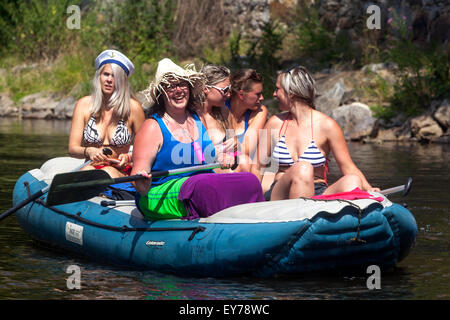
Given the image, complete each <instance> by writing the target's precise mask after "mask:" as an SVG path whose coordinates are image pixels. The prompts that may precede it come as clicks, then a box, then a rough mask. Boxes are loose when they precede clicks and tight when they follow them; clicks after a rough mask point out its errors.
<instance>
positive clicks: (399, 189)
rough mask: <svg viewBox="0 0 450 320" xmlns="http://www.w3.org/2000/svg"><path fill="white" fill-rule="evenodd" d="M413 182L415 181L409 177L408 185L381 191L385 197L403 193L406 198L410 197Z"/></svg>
mask: <svg viewBox="0 0 450 320" xmlns="http://www.w3.org/2000/svg"><path fill="white" fill-rule="evenodd" d="M412 181H413V180H412V178H411V177H409V178H408V181H406V184H404V185H402V186H397V187H393V188H389V189H384V190H381V191H380V193H381V194H383V195H388V194H392V193H396V192H401V191H403V193H402V195H403V196H404V197H405V196H406V195H408V193H409V191H410V190H411V184H412Z"/></svg>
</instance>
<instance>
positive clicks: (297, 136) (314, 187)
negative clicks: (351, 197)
mask: <svg viewBox="0 0 450 320" xmlns="http://www.w3.org/2000/svg"><path fill="white" fill-rule="evenodd" d="M273 96H274V97H275V98H276V99H277V100H278V102H279V106H280V109H281V111H283V112H282V113H280V114H277V115H274V116H272V117H271V118H270V119H269V120H268V121H267V124H266V126H265V131H266V133H267V134H265V135H262V136H261V141H260V143H259V144H258V152H257V155H258V160H259V161H258V162H257V163H256V164H255V165H254V166H252V172H253V173H254V174H255V175H257V176H258V177H259V178H260V180H261V169H262V168H263V167H269V166H270V167H272V168H276V169H277V170H276V174H275V178H274V182H273V183H272V185H271V187H270V189H269V190H268V191H267V192H266V193H265V198H266V200H282V199H295V198H299V197H312V196H314V195H316V196H317V195H321V194H324V195H326V194H333V193H337V192H345V191H351V190H353V189H355V188H356V187H358V188H360V189H361V190H366V191H379V188H373V187H372V186H371V185H370V184H369V182H368V181H367V179H366V178H365V176H364V174H363V173H362V172H361V171H360V170H359V169H358V168H357V167H356V165H355V164H354V163H353V161H352V159H351V157H350V153H349V151H348V148H347V144H346V142H345V139H344V134H343V133H342V129H341V128H340V127H339V125H338V124H337V122H336V121H335V120H333V119H332V118H330V117H329V116H327V115H325V114H324V113H322V112H320V111H318V110H316V108H315V105H314V98H315V83H314V79H313V77H312V76H311V74H310V73H309V72H308V71H307V70H306V68H304V67H301V66H300V67H295V68H293V69H291V70H289V71H285V72H282V73H280V74H279V75H278V78H277V81H276V88H275V92H274V93H273ZM330 153H333V155H334V158H335V159H336V162H337V165H338V166H339V168H340V170H341V173H342V177H341V178H339V179H338V180H337V181H336V182H334V183H332V184H328V181H327V171H328V159H329V155H330Z"/></svg>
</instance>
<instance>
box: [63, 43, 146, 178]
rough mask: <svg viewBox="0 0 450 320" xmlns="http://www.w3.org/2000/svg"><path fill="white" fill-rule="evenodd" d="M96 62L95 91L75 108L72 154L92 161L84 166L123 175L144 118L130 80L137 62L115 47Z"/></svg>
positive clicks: (113, 176)
mask: <svg viewBox="0 0 450 320" xmlns="http://www.w3.org/2000/svg"><path fill="white" fill-rule="evenodd" d="M95 66H96V68H97V71H96V73H95V76H94V79H93V93H92V95H90V96H86V97H83V98H81V99H80V100H79V101H78V102H77V104H76V106H75V109H74V112H73V117H72V125H71V129H70V137H69V155H70V156H72V157H75V158H85V159H86V161H87V160H91V161H92V163H91V164H89V165H86V166H85V167H84V168H83V169H82V170H92V169H102V170H104V171H106V172H107V173H108V174H109V175H110V176H111V177H112V178H116V177H122V176H125V175H129V173H130V171H131V153H129V150H130V146H131V143H132V140H133V137H134V135H135V134H136V132H137V130H138V129H139V127H140V126H141V124H142V123H143V122H144V119H145V115H144V111H143V109H142V106H141V105H140V103H139V102H138V101H137V100H136V98H135V97H134V96H133V94H132V93H131V90H130V85H129V82H128V77H130V76H131V75H132V73H133V72H134V66H133V63H132V62H131V61H130V60H129V59H128V58H127V57H126V56H125V55H123V54H122V53H120V52H119V51H116V50H106V51H103V52H102V53H100V55H99V56H98V57H97V58H96V60H95Z"/></svg>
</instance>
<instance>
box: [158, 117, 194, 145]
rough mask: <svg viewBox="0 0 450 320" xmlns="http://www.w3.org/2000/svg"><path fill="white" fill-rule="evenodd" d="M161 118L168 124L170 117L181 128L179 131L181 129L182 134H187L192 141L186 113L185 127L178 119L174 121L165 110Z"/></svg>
mask: <svg viewBox="0 0 450 320" xmlns="http://www.w3.org/2000/svg"><path fill="white" fill-rule="evenodd" d="M163 118H164V119H166V121H167V124H169V122H170V119H172V120H173V121H174V122H175V123H176V125H177V126H178V127H179V128H180V129H181V131H183V134H184V136H188V137H189V139H190V140H191V142H193V141H194V138H192V136H191V134H190V133H189V126H188V119H189V118H188V116H187V115H186V120H185V123H186V128H187V129H186V128H184V127H183V126H182V125H181V124H179V123H178V121H176V120H175V119H174V118H172V117H171V116H170V115H169V114H168V113H167V112H166V113H164V116H163Z"/></svg>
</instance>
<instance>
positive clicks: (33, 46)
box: [0, 0, 81, 60]
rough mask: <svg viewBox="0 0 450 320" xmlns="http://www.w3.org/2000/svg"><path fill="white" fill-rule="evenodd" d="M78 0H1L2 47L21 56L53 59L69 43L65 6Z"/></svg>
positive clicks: (0, 39)
mask: <svg viewBox="0 0 450 320" xmlns="http://www.w3.org/2000/svg"><path fill="white" fill-rule="evenodd" d="M80 2H81V1H69V0H48V1H42V0H29V1H2V2H1V4H0V10H1V15H0V27H1V28H2V36H1V38H0V42H1V43H2V44H3V45H4V47H3V50H8V51H9V52H10V53H14V54H17V55H20V56H21V57H22V58H24V59H28V60H38V59H53V58H55V57H56V56H57V55H58V54H59V53H60V51H61V50H63V49H65V46H68V45H69V43H70V41H69V40H70V32H69V31H70V30H69V29H68V28H67V26H66V19H67V17H68V15H67V13H66V10H67V7H68V6H69V5H71V4H79V3H80Z"/></svg>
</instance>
